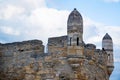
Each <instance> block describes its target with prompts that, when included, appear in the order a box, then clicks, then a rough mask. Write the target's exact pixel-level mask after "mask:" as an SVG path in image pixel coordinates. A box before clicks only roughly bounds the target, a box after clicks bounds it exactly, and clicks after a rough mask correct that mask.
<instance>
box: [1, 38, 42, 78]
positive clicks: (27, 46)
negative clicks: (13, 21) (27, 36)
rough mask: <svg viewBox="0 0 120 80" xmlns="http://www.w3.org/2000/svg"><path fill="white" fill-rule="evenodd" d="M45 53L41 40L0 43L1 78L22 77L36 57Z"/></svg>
mask: <svg viewBox="0 0 120 80" xmlns="http://www.w3.org/2000/svg"><path fill="white" fill-rule="evenodd" d="M43 54H44V46H43V45H42V41H40V40H29V41H23V42H14V43H7V44H0V80H14V79H17V78H18V79H19V80H20V79H22V78H23V76H26V75H24V74H26V73H27V71H26V70H28V67H27V66H29V65H31V64H35V63H34V62H35V61H36V60H35V58H36V57H38V55H43Z"/></svg>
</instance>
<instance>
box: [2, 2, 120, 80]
mask: <svg viewBox="0 0 120 80" xmlns="http://www.w3.org/2000/svg"><path fill="white" fill-rule="evenodd" d="M74 8H77V10H78V11H79V12H80V14H81V15H82V17H83V21H84V23H83V24H84V33H83V36H84V37H83V38H84V41H85V43H93V44H95V45H97V48H100V49H101V44H102V43H101V42H102V38H103V36H104V35H105V34H106V33H109V35H110V36H111V37H112V39H113V43H114V65H115V68H114V71H113V73H112V75H111V77H110V80H120V53H119V52H120V16H119V15H120V0H0V43H10V42H16V41H24V40H32V39H39V40H42V41H43V44H44V45H47V40H48V38H49V37H56V36H63V35H67V19H68V15H69V14H70V12H71V11H72V10H73V9H74Z"/></svg>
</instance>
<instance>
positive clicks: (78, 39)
mask: <svg viewBox="0 0 120 80" xmlns="http://www.w3.org/2000/svg"><path fill="white" fill-rule="evenodd" d="M78 45H79V38H78V37H77V46H78Z"/></svg>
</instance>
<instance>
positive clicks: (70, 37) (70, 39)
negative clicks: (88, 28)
mask: <svg viewBox="0 0 120 80" xmlns="http://www.w3.org/2000/svg"><path fill="white" fill-rule="evenodd" d="M71 41H72V38H71V37H70V46H71Z"/></svg>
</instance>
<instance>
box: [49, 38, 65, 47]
mask: <svg viewBox="0 0 120 80" xmlns="http://www.w3.org/2000/svg"><path fill="white" fill-rule="evenodd" d="M65 44H66V45H67V36H60V37H52V38H49V39H48V46H51V45H52V46H53V45H54V46H57V45H63V46H64V45H65Z"/></svg>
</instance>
